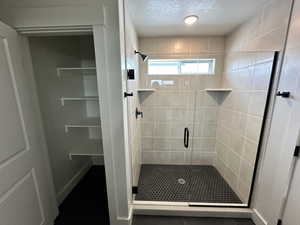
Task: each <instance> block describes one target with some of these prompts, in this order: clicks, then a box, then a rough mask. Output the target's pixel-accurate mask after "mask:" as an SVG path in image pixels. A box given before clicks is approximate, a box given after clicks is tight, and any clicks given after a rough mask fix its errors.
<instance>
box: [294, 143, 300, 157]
mask: <svg viewBox="0 0 300 225" xmlns="http://www.w3.org/2000/svg"><path fill="white" fill-rule="evenodd" d="M299 153H300V146H298V145H297V146H296V147H295V151H294V157H299Z"/></svg>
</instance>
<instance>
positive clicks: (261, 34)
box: [216, 0, 290, 202]
mask: <svg viewBox="0 0 300 225" xmlns="http://www.w3.org/2000/svg"><path fill="white" fill-rule="evenodd" d="M289 7H290V2H285V1H281V0H269V1H267V2H266V3H265V5H264V6H263V7H262V8H261V10H260V12H258V13H257V15H256V16H254V17H253V18H252V19H250V20H249V21H248V22H246V23H244V24H242V25H241V26H240V27H238V28H237V29H236V30H235V31H234V32H232V33H231V34H230V35H228V36H227V37H226V42H225V43H226V55H225V69H224V74H223V82H222V83H223V84H222V85H223V86H224V87H230V88H233V91H232V93H230V94H229V95H228V96H227V97H226V98H225V101H224V102H223V103H222V104H221V105H220V114H219V122H218V132H217V144H216V150H217V161H216V167H217V169H218V170H219V172H220V173H221V174H222V175H223V177H224V178H225V179H226V180H227V182H228V183H229V184H230V186H231V187H232V188H233V190H234V191H235V192H236V193H237V194H238V195H239V197H240V198H241V199H242V200H243V201H244V202H246V201H247V199H248V196H249V191H250V187H251V185H250V184H251V181H252V176H253V168H254V160H255V157H256V153H257V147H258V138H259V135H260V128H261V124H262V118H263V115H262V113H263V109H264V104H265V100H266V90H267V87H268V82H269V78H270V70H271V62H270V60H271V57H272V55H273V54H271V53H270V51H275V50H279V51H280V50H282V48H283V43H284V37H285V32H286V27H287V22H288V12H289ZM251 51H252V52H254V51H255V52H256V54H255V53H252V54H251V53H250V52H251ZM262 51H264V52H262ZM266 51H268V53H267V52H266ZM242 52H244V54H242ZM245 52H248V53H245ZM259 52H260V53H259ZM263 148H264V147H263Z"/></svg>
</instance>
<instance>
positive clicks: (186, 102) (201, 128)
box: [139, 37, 224, 165]
mask: <svg viewBox="0 0 300 225" xmlns="http://www.w3.org/2000/svg"><path fill="white" fill-rule="evenodd" d="M139 47H140V50H141V51H142V52H144V53H146V54H148V55H149V56H150V58H193V57H214V58H216V65H217V66H216V74H215V75H214V76H211V75H199V76H194V75H193V76H192V75H184V76H182V75H181V76H171V75H165V76H157V75H155V76H150V75H147V63H144V62H140V69H141V79H140V87H141V88H155V89H156V91H155V92H153V93H150V94H149V93H144V94H140V103H141V106H142V110H143V112H144V119H143V120H142V122H141V127H142V141H141V142H142V163H145V164H190V162H191V159H192V162H193V163H195V164H199V163H201V164H209V165H211V164H212V163H213V161H214V159H215V156H216V152H215V142H216V141H215V138H216V128H217V118H218V98H216V97H217V96H212V95H209V94H208V93H207V92H206V91H204V89H205V88H214V87H219V86H220V85H221V80H222V76H221V74H222V71H223V61H224V59H223V51H224V39H223V38H222V37H193V38H183V37H164V38H142V39H140V40H139ZM151 80H171V81H174V85H171V86H157V85H155V86H153V85H151ZM194 119H195V123H194V124H193V121H194ZM185 127H188V128H189V130H190V137H194V138H193V139H190V147H189V148H188V149H186V148H184V144H183V134H184V128H185ZM192 149H194V153H193V156H191V150H192Z"/></svg>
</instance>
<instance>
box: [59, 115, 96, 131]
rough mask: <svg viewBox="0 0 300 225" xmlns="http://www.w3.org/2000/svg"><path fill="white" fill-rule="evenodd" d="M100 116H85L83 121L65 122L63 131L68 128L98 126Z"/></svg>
mask: <svg viewBox="0 0 300 225" xmlns="http://www.w3.org/2000/svg"><path fill="white" fill-rule="evenodd" d="M100 127H101V126H100V118H87V119H85V120H83V121H76V122H69V123H67V124H65V132H66V133H68V132H69V129H70V128H100Z"/></svg>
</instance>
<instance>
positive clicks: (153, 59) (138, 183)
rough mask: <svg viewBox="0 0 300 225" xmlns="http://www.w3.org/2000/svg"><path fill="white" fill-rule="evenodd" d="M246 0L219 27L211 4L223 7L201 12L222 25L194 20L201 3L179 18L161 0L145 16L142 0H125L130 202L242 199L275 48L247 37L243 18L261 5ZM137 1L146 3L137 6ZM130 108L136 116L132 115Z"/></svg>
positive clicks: (245, 201)
mask: <svg viewBox="0 0 300 225" xmlns="http://www.w3.org/2000/svg"><path fill="white" fill-rule="evenodd" d="M148 2H149V1H148ZM150 2H151V1H150ZM167 2H170V1H167ZM231 2H233V1H231ZM235 3H236V4H237V7H238V5H239V4H241V3H239V1H235ZM248 5H249V10H246V11H247V12H244V14H243V13H240V12H239V13H237V14H238V15H236V16H238V17H239V20H238V19H236V18H233V17H232V18H231V16H229V15H228V16H229V17H230V18H231V19H232V21H234V23H233V24H234V26H232V27H229V26H227V25H226V24H227V22H228V21H227V20H228V17H226V18H225V17H223V16H222V15H223V14H224V11H225V14H226V10H228V8H226V7H225V6H224V5H222V4H221V5H218V4H216V5H215V7H216V9H218V10H220V13H221V14H222V12H223V14H222V15H221V14H218V15H217V16H218V18H219V20H218V22H216V21H215V20H214V19H210V20H211V21H210V22H213V21H214V22H215V23H218V24H219V25H220V26H222V25H224V26H225V27H226V29H225V28H224V30H220V29H219V28H218V25H216V24H214V23H212V24H210V22H209V21H206V23H207V26H205V25H203V24H201V19H203V15H202V14H201V13H203V12H202V11H201V10H200V11H201V12H200V11H199V13H200V14H201V15H202V16H201V15H200V16H199V21H200V22H199V24H197V23H195V25H193V26H188V27H187V26H186V25H184V23H181V22H182V21H178V20H176V19H175V18H176V16H175V14H176V13H175V12H174V11H173V10H172V7H171V6H170V7H169V9H170V16H169V20H167V19H166V17H164V16H162V17H156V18H154V17H153V16H154V15H157V14H156V11H155V10H154V9H153V8H151V7H150V8H147V7H146V6H147V1H146V0H143V1H136V0H128V4H127V5H126V7H127V8H126V9H125V12H127V13H125V20H126V26H127V30H128V31H131V32H127V34H126V48H127V49H126V51H127V69H134V70H135V74H136V76H135V80H128V83H127V89H128V91H129V92H133V93H134V94H133V96H132V97H131V98H128V115H129V117H128V122H129V142H130V150H131V163H132V186H133V199H134V202H135V203H141V204H142V203H143V204H146V203H147V204H151V203H155V204H159V202H160V203H161V204H177V203H178V204H181V205H182V204H186V205H200V206H202V205H204V206H240V207H247V206H248V205H249V202H250V199H251V193H252V186H253V180H254V177H255V170H256V167H257V162H258V156H259V149H260V146H261V143H262V138H261V137H262V136H263V129H264V124H265V118H266V115H267V109H268V101H269V96H270V91H271V87H272V83H273V77H274V75H275V73H276V64H277V59H278V54H279V53H278V51H277V50H279V49H277V48H270V49H268V48H264V47H263V46H260V45H258V44H257V42H256V41H257V38H259V37H260V36H259V35H261V34H260V33H257V34H254V33H253V29H254V30H255V26H254V25H253V23H254V22H255V21H256V20H255V19H256V18H257V16H258V15H260V14H259V13H261V11H257V7H259V6H260V7H262V5H261V3H258V2H256V3H255V4H254V3H253V4H251V3H250V1H249V2H248ZM142 6H145V7H146V9H148V11H147V13H139V11H138V10H137V8H139V9H143V7H142ZM264 7H265V5H263V7H262V8H263V9H266V8H264ZM154 8H155V7H154ZM243 8H244V7H243ZM156 9H157V8H156ZM157 10H158V9H157ZM222 10H223V11H222ZM142 11H143V10H142ZM160 13H161V15H164V12H163V11H161V10H160ZM172 13H175V14H174V15H173V14H172ZM214 13H215V12H214ZM228 13H229V12H228ZM176 15H177V14H176ZM182 18H184V17H182ZM171 19H173V20H171ZM226 21H227V22H226ZM232 21H231V22H232ZM202 22H203V23H205V21H202ZM209 24H210V25H209ZM208 26H210V28H208ZM257 32H258V30H257ZM136 49H138V51H140V52H145V53H147V56H148V58H147V60H146V61H145V60H141V59H140V58H139V57H138V56H137V55H136V54H133V52H134V51H135V50H136ZM136 109H138V110H139V111H140V112H142V113H143V117H138V119H136V117H135V116H134V115H135V110H136Z"/></svg>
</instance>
